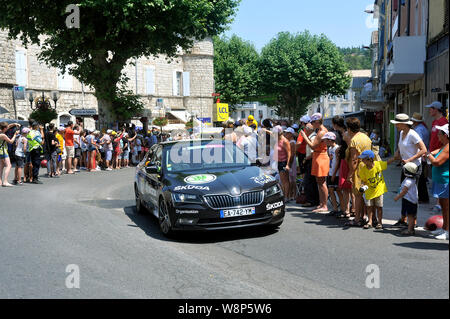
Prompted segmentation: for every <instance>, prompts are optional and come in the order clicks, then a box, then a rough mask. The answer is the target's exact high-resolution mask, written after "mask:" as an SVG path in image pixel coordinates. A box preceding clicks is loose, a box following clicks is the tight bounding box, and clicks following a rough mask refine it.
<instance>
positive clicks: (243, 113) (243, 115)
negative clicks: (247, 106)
mask: <svg viewBox="0 0 450 319" xmlns="http://www.w3.org/2000/svg"><path fill="white" fill-rule="evenodd" d="M245 118H246V116H245V111H241V119H245Z"/></svg>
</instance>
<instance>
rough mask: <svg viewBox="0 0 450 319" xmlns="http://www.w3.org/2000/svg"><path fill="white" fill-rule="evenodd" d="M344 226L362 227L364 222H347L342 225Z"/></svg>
mask: <svg viewBox="0 0 450 319" xmlns="http://www.w3.org/2000/svg"><path fill="white" fill-rule="evenodd" d="M344 226H346V227H363V226H364V222H363V221H362V220H360V221H359V222H355V220H351V221H349V222H346V223H345V224H344Z"/></svg>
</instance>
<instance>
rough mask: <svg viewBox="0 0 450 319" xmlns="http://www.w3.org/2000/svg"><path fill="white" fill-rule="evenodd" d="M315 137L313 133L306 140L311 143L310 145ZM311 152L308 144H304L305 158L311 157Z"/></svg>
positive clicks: (315, 134)
mask: <svg viewBox="0 0 450 319" xmlns="http://www.w3.org/2000/svg"><path fill="white" fill-rule="evenodd" d="M316 136H317V133H316V132H314V133H312V134H311V135H309V136H308V138H309V140H310V141H311V143H314V139H315V138H316ZM312 152H313V151H312V149H311V147H310V146H309V144H306V157H309V156H311V154H312Z"/></svg>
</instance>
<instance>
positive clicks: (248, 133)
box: [244, 126, 253, 135]
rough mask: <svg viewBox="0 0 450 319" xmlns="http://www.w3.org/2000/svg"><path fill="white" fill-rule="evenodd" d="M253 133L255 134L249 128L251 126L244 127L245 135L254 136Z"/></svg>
mask: <svg viewBox="0 0 450 319" xmlns="http://www.w3.org/2000/svg"><path fill="white" fill-rule="evenodd" d="M252 132H253V130H252V128H251V127H249V126H244V134H245V135H250V134H252Z"/></svg>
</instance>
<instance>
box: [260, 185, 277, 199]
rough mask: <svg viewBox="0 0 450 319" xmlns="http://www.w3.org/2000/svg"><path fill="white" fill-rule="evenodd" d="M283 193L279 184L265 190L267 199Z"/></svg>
mask: <svg viewBox="0 0 450 319" xmlns="http://www.w3.org/2000/svg"><path fill="white" fill-rule="evenodd" d="M279 193H281V187H280V185H278V184H275V185H273V186H271V187H269V188H268V189H266V190H265V192H264V194H265V196H266V197H270V196H273V195H276V194H279Z"/></svg>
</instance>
